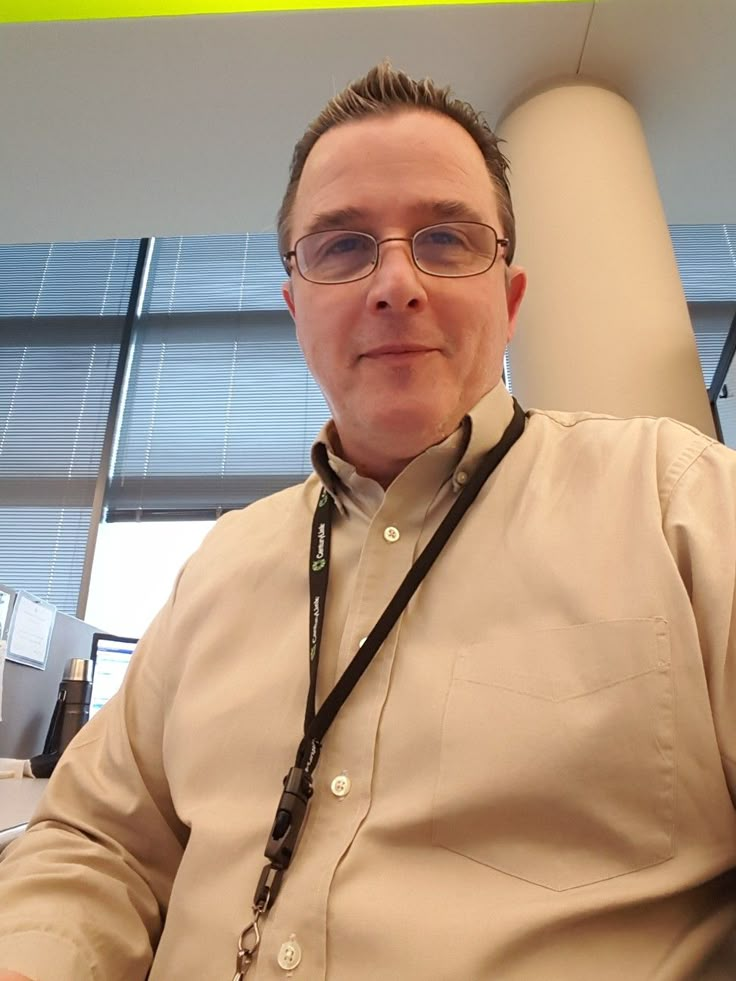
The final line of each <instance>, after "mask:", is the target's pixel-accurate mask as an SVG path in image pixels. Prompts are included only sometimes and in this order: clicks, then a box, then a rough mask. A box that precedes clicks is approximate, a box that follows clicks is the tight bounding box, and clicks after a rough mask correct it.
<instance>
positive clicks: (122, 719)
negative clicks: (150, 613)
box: [0, 603, 187, 981]
mask: <svg viewBox="0 0 736 981" xmlns="http://www.w3.org/2000/svg"><path fill="white" fill-rule="evenodd" d="M170 609H171V603H170V604H169V605H168V606H167V607H166V608H164V611H162V613H161V614H160V615H159V617H158V618H157V619H156V621H154V624H153V625H152V627H151V629H150V630H149V631H148V632H147V634H146V636H145V637H144V639H143V640H142V641H141V644H140V645H139V648H138V650H137V651H136V653H135V655H134V657H133V659H132V661H131V664H130V667H129V669H128V674H127V676H126V679H125V683H124V685H123V688H122V689H121V692H120V693H119V694H118V696H116V698H114V699H113V700H112V701H111V702H110V703H109V705H107V706H106V707H105V709H103V710H102V711H101V712H100V713H98V715H96V716H95V717H94V718H93V719H91V720H90V722H89V723H88V724H87V725H86V726H85V727H84V729H82V731H81V732H80V733H79V734H78V736H77V737H76V738H75V739H74V740H73V741H72V743H71V744H70V746H69V747H68V749H67V750H66V751H65V753H64V756H63V757H62V759H61V761H60V763H59V765H58V767H57V769H56V771H55V773H54V775H53V776H52V778H51V780H50V782H49V786H48V788H47V791H46V793H45V795H44V797H43V799H42V801H41V803H40V804H39V807H38V808H37V811H36V813H35V814H34V817H33V820H32V822H31V824H30V826H29V828H28V830H27V831H26V832H25V834H23V835H21V837H20V838H18V839H17V840H16V841H14V842H12V843H11V844H10V845H9V846H8V847H7V848H6V849H5V851H4V852H3V855H2V857H1V860H0V966H1V967H2V969H4V970H5V971H6V972H10V977H14V978H17V977H20V978H24V974H27V975H30V976H32V977H34V978H36V979H37V981H92V977H93V973H94V977H103V978H105V981H139V979H140V981H143V979H144V978H145V977H146V975H147V973H148V970H149V968H150V964H151V961H152V958H153V954H154V951H155V948H156V945H157V943H158V939H159V936H160V933H161V930H162V927H163V918H164V916H165V912H166V909H167V906H168V902H169V894H170V891H171V886H172V883H173V879H174V876H175V874H176V870H177V868H178V866H179V862H180V860H181V855H182V853H183V848H184V845H185V843H186V837H187V830H186V829H185V828H184V827H183V825H182V824H181V823H180V822H179V820H178V818H177V816H176V813H175V811H174V807H173V804H172V802H171V797H170V792H169V787H168V782H167V780H166V775H165V773H164V766H163V759H162V754H163V749H162V742H163V730H164V723H165V717H166V712H167V706H166V703H165V699H164V690H163V689H164V678H165V663H166V653H167V650H166V647H167V636H168V623H169V618H170ZM162 662H163V667H162ZM11 969H12V970H11ZM14 972H16V973H14ZM17 972H24V974H18V973H17Z"/></svg>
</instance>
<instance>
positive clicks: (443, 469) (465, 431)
mask: <svg viewBox="0 0 736 981" xmlns="http://www.w3.org/2000/svg"><path fill="white" fill-rule="evenodd" d="M513 414H514V403H513V399H512V398H511V396H510V395H509V393H508V391H507V389H506V388H505V386H504V385H503V383H502V382H499V383H498V384H497V385H496V387H495V388H493V389H491V391H490V392H488V393H487V394H486V395H484V396H483V397H482V398H481V399H480V400H479V401H478V402H477V403H476V405H475V406H473V408H472V409H471V410H470V412H468V414H467V415H466V416H465V417H464V418H463V420H462V422H461V423H460V426H459V427H458V429H456V430H455V431H454V432H453V433H451V434H450V435H449V436H448V437H447V439H445V440H443V441H442V442H441V443H437V444H436V445H435V446H430V447H429V448H428V449H426V450H425V451H424V453H422V454H420V457H419V458H418V459H421V458H427V464H428V465H430V466H431V469H432V471H433V476H434V475H435V474H436V476H438V477H439V480H438V484H439V483H442V482H444V481H445V480H448V479H451V480H452V489H453V491H455V492H456V493H457V492H458V491H459V490H461V488H462V487H463V486H464V485H465V484H466V483H467V481H468V477H470V475H471V474H472V473H473V471H474V470H475V468H476V467H477V466H478V463H479V462H480V459H481V457H483V456H484V455H485V454H486V453H488V451H489V450H490V449H492V448H493V447H494V446H495V445H496V443H498V441H499V440H500V439H501V437H502V436H503V434H504V431H505V430H506V427H507V426H508V424H509V423H510V422H511V419H512V417H513ZM337 446H339V441H338V440H337V430H336V429H335V424H334V422H333V421H332V420H329V421H328V422H327V423H326V424H325V425H324V426H323V427H322V429H321V431H320V433H319V435H318V436H317V439H316V440H315V441H314V444H313V446H312V466H313V467H314V470H315V472H316V474H317V476H318V477H319V479H320V480H321V481H322V484H323V485H324V487H325V488H326V489H327V491H328V492H329V493H330V494H331V495H332V497H333V498H334V499H335V503H336V504H337V507H338V510H339V511H340V512H342V513H344V510H345V508H344V503H343V501H342V500H341V498H343V497H344V496H345V495H346V494H349V493H350V491H351V489H353V490H356V489H357V488H356V487H355V485H356V484H362V483H363V482H366V481H368V482H370V484H375V481H370V478H367V477H361V476H360V474H358V473H357V472H356V470H355V467H354V466H353V465H352V464H351V463H348V462H347V461H346V460H343V459H342V458H341V457H340V456H339V455H338V453H337V451H336V447H337ZM430 460H431V463H430ZM376 486H377V485H376ZM364 489H365V488H364Z"/></svg>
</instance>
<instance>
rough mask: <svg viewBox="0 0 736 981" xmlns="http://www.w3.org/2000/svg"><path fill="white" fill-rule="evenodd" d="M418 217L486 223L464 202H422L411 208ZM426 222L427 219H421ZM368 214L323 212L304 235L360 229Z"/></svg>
mask: <svg viewBox="0 0 736 981" xmlns="http://www.w3.org/2000/svg"><path fill="white" fill-rule="evenodd" d="M411 210H412V211H414V212H416V213H417V214H418V215H422V216H429V218H430V221H429V224H432V222H434V221H437V222H441V221H479V222H482V221H484V218H483V216H481V215H480V214H479V213H478V211H476V209H475V208H472V207H471V206H470V205H467V204H464V203H463V202H462V201H454V200H450V199H444V200H440V201H421V202H419V203H417V204H416V205H414V206H413V207H412V208H411ZM421 220H422V221H426V220H427V219H426V217H423V218H422V219H421ZM369 221H370V219H369V217H368V213H367V212H365V211H363V210H361V209H360V208H353V207H348V208H336V209H335V210H334V211H323V212H319V213H317V214H316V215H314V216H313V218H312V219H311V221H310V222H309V224H308V225H307V227H306V228H305V230H304V232H303V234H304V235H309V234H311V233H312V232H323V231H327V230H328V229H331V228H347V229H353V228H356V229H357V228H359V227H360V226H361V225H362V226H366V225H367V224H369Z"/></svg>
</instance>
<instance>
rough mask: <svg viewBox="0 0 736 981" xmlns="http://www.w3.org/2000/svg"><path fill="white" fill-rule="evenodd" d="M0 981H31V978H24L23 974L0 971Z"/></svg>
mask: <svg viewBox="0 0 736 981" xmlns="http://www.w3.org/2000/svg"><path fill="white" fill-rule="evenodd" d="M0 981H33V978H29V977H26V975H25V974H17V973H16V972H15V971H0Z"/></svg>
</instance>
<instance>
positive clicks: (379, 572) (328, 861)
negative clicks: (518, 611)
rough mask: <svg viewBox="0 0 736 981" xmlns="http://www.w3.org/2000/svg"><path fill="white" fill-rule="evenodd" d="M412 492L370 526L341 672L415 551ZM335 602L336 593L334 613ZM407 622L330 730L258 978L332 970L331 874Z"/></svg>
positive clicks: (349, 837)
mask: <svg viewBox="0 0 736 981" xmlns="http://www.w3.org/2000/svg"><path fill="white" fill-rule="evenodd" d="M411 496H414V495H411ZM410 500H411V497H409V495H407V494H406V492H404V493H402V490H401V486H400V484H399V486H397V487H395V488H392V489H391V490H390V491H389V493H387V494H386V496H385V498H384V501H383V503H382V504H381V506H380V507H379V508H378V510H377V511H376V513H375V515H374V517H373V519H372V521H371V522H370V525H369V526H368V530H367V534H366V535H365V541H364V542H363V546H362V549H361V550H360V560H359V563H358V569H357V572H356V576H355V579H354V581H353V590H352V597H351V599H350V602H349V605H348V607H347V617H346V619H345V626H344V629H343V631H342V635H341V640H340V650H339V656H338V663H337V676H338V677H339V676H340V674H342V672H343V671H344V670H345V668H346V666H347V665H348V664H349V663H350V661H351V660H352V658H353V656H354V654H355V653H356V651H357V650H358V648H359V646H360V644H361V643H362V641H363V640H364V638H365V637H366V636H367V635H368V633H369V632H370V630H371V629H372V628H373V626H374V624H375V623H376V621H377V619H378V617H379V616H380V614H381V613H382V612H383V609H384V608H385V606H386V605H387V603H388V602H389V600H390V599H391V597H392V596H393V594H394V593H395V592H396V590H397V589H398V587H399V585H400V583H401V581H402V580H403V579H404V577H405V575H406V573H407V572H408V571H409V568H410V567H411V565H412V562H413V561H414V559H415V557H416V549H417V544H418V541H419V538H420V536H421V534H422V529H423V523H424V514H425V512H426V507H427V505H426V502H424V503H423V504H419V506H417V502H416V498H415V500H414V504H413V506H411V507H410V506H409V501H410ZM341 526H342V527H341ZM341 532H342V533H345V534H349V530H348V528H347V527H346V526H345V525H344V524H343V522H342V521H338V522H336V523H335V529H334V530H333V536H334V538H335V539H337V536H338V535H339V534H340V533H341ZM336 588H339V586H338V584H334V583H331V584H330V591H331V592H332V591H333V590H334V589H336ZM338 606H339V604H338ZM343 608H344V607H343ZM330 609H331V608H330V593H328V603H327V617H328V618H329V617H330V615H331V614H330ZM333 615H334V604H333ZM399 631H400V621H399V624H397V625H396V626H395V627H394V629H393V630H392V631H391V633H390V634H389V636H388V638H387V639H386V641H385V642H384V644H383V645H382V647H381V649H380V650H379V652H378V653H377V655H376V657H375V658H374V661H373V662H372V663H371V665H370V666H369V667H368V669H367V671H366V672H365V674H364V675H363V677H362V678H361V679H360V681H359V682H358V685H357V686H356V688H355V689H354V691H353V692H352V693H351V695H350V696H349V698H348V700H347V701H346V702H345V704H344V706H343V707H342V708H341V710H340V712H339V714H338V716H337V718H336V720H335V722H334V723H333V724H332V726H331V728H330V730H329V732H328V734H327V736H326V737H325V741H324V744H323V748H322V753H321V756H320V763H319V767H318V770H317V773H316V775H315V783H314V796H313V798H312V801H311V803H310V808H309V813H308V818H307V821H306V825H305V828H304V832H303V834H302V839H301V841H300V843H299V849H298V854H297V857H296V858H295V859H294V862H293V864H292V866H291V868H290V869H289V870H288V872H287V874H286V877H285V880H284V886H283V888H282V891H281V894H280V896H279V899H278V902H277V903H276V904H275V905H274V908H273V910H272V911H271V912H270V913H269V914H268V918H267V921H266V923H265V925H264V931H263V940H262V942H261V949H260V951H259V955H258V961H257V970H256V974H255V977H256V978H257V979H258V981H276V979H278V978H284V977H294V978H300V977H301V978H304V979H307V978H308V979H309V981H312V979H317V978H322V977H325V972H326V963H327V926H328V916H329V909H328V900H329V889H330V884H331V882H332V878H333V875H334V872H335V870H336V868H337V866H338V863H339V861H340V859H341V857H342V856H343V855H344V854H345V852H346V851H347V849H348V848H349V847H350V845H351V843H352V841H353V839H354V837H355V834H356V832H357V831H358V829H359V827H360V825H361V823H362V821H363V820H364V818H365V816H366V814H367V813H368V810H369V808H370V794H371V785H372V775H373V767H374V755H375V746H376V739H377V732H378V726H379V723H380V718H381V712H382V709H383V705H384V703H385V700H386V697H387V695H388V691H389V686H390V679H391V669H392V665H393V660H394V656H395V653H396V647H397V640H398V636H399Z"/></svg>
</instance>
